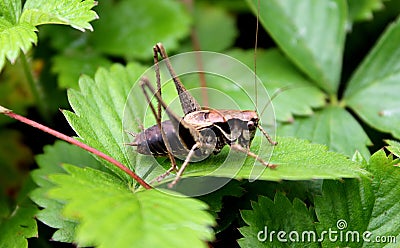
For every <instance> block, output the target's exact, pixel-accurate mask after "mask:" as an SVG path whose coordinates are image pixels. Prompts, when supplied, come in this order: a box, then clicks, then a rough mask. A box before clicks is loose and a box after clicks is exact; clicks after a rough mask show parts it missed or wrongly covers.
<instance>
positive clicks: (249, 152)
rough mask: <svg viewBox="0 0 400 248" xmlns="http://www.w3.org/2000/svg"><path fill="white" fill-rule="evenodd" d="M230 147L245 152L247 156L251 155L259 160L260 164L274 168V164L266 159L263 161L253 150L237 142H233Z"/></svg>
mask: <svg viewBox="0 0 400 248" xmlns="http://www.w3.org/2000/svg"><path fill="white" fill-rule="evenodd" d="M230 147H231V149H233V150H236V151H238V152H242V153H245V154H246V155H247V156H249V157H252V158H254V159H256V160H257V161H258V162H260V163H261V164H262V165H264V166H266V167H268V168H271V169H274V168H275V167H276V165H275V164H270V163H268V162H267V161H265V160H264V159H262V158H260V157H259V156H258V155H257V154H255V153H254V152H251V151H250V150H249V149H248V148H247V149H246V148H244V147H243V146H241V145H240V144H238V143H234V144H231V145H230Z"/></svg>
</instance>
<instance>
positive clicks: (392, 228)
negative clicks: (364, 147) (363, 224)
mask: <svg viewBox="0 0 400 248" xmlns="http://www.w3.org/2000/svg"><path fill="white" fill-rule="evenodd" d="M397 164H399V159H395V160H393V159H392V158H391V157H390V156H389V157H386V154H385V152H384V151H383V150H379V151H378V152H376V153H375V154H374V155H373V156H371V159H370V160H369V164H368V167H367V170H369V171H370V172H371V173H372V174H373V175H374V178H373V181H372V188H373V192H374V194H375V202H374V203H375V204H374V208H373V210H372V213H371V219H370V221H369V224H368V228H367V230H368V231H370V232H372V237H371V240H373V239H374V238H375V237H377V236H381V237H382V236H387V237H389V236H395V237H396V240H399V239H400V234H399V233H400V227H399V226H398V225H397V224H396V223H399V221H400V203H399V201H398V200H397V199H399V197H400V185H399V183H398V182H399V180H400V170H399V167H398V166H396V165H397ZM368 246H369V247H374V246H373V243H370V244H368Z"/></svg>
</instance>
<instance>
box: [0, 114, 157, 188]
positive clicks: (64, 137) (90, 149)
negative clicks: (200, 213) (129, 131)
mask: <svg viewBox="0 0 400 248" xmlns="http://www.w3.org/2000/svg"><path fill="white" fill-rule="evenodd" d="M0 113H3V114H5V115H7V116H9V117H11V118H14V119H16V120H18V121H20V122H23V123H25V124H28V125H29V126H32V127H34V128H37V129H40V130H42V131H43V132H46V133H48V134H51V135H53V136H55V137H57V138H59V139H62V140H65V141H67V142H68V143H71V144H73V145H76V146H78V147H80V148H83V149H85V150H86V151H88V152H90V153H93V154H94V155H96V156H99V157H101V158H103V159H105V160H107V161H108V162H110V163H112V164H114V165H115V166H117V167H118V168H120V169H121V170H123V171H124V172H125V173H127V174H128V175H129V176H131V177H132V178H133V179H134V180H135V181H136V182H138V183H139V184H140V185H142V186H143V187H144V188H145V189H151V188H152V187H151V186H150V185H149V184H147V183H146V182H145V181H144V180H143V179H142V178H141V177H139V176H138V175H137V174H136V173H135V172H133V171H131V170H129V169H128V168H127V167H126V166H125V165H123V164H121V163H120V162H118V161H117V160H115V159H113V158H112V157H110V156H108V155H106V154H104V153H102V152H100V151H98V150H96V149H94V148H93V147H90V146H88V145H86V144H84V143H82V142H79V141H77V140H76V139H74V138H71V137H69V136H67V135H65V134H62V133H60V132H58V131H56V130H54V129H51V128H49V127H46V126H44V125H42V124H40V123H37V122H35V121H32V120H30V119H28V118H25V117H23V116H21V115H18V114H15V113H13V112H12V111H11V110H6V111H4V110H3V111H0Z"/></svg>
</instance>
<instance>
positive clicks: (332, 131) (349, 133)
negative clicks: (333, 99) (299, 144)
mask: <svg viewBox="0 0 400 248" xmlns="http://www.w3.org/2000/svg"><path fill="white" fill-rule="evenodd" d="M278 132H279V135H289V136H295V137H300V138H304V139H309V140H311V141H313V142H315V143H319V144H326V145H327V146H328V147H329V148H330V149H331V150H333V151H337V152H341V153H343V154H345V155H347V156H349V157H351V156H353V154H354V152H356V151H359V152H360V153H361V154H362V155H363V156H364V157H365V158H368V157H369V156H370V154H369V151H368V149H367V147H366V146H367V145H371V141H370V140H369V138H368V136H367V134H366V133H365V131H364V130H363V129H362V127H361V126H360V124H359V123H358V122H357V121H356V120H355V119H354V117H352V116H351V115H350V113H348V112H347V111H346V110H345V109H343V108H340V107H336V106H330V107H327V108H324V109H322V110H320V111H317V112H315V113H314V114H313V115H312V116H311V117H309V118H296V120H295V121H294V122H293V123H291V124H287V125H284V126H282V127H280V128H279V129H278Z"/></svg>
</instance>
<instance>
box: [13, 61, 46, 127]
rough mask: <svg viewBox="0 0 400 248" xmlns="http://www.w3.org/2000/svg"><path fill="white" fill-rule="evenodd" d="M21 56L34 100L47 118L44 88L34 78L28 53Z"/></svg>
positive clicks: (40, 111)
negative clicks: (27, 56)
mask: <svg viewBox="0 0 400 248" xmlns="http://www.w3.org/2000/svg"><path fill="white" fill-rule="evenodd" d="M20 58H21V61H22V66H23V69H24V73H25V76H26V79H27V81H28V83H29V87H30V89H31V92H32V95H33V98H34V101H35V103H36V106H37V107H38V109H39V113H40V114H41V116H42V117H43V118H45V119H46V120H47V119H49V118H48V116H47V114H46V113H47V111H46V105H45V104H44V103H45V95H44V92H43V89H42V87H41V85H40V84H39V82H38V81H37V80H35V79H34V78H33V75H32V71H31V68H30V66H29V63H28V59H27V58H26V55H25V54H24V53H21V57H20Z"/></svg>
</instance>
